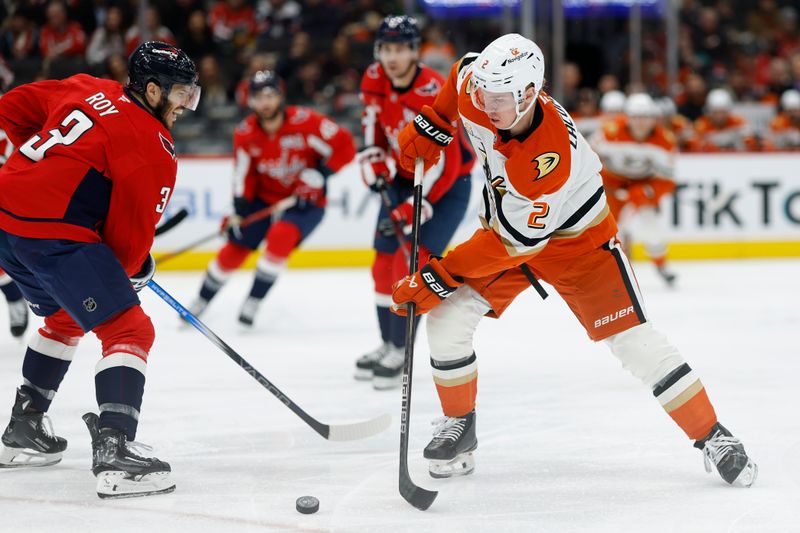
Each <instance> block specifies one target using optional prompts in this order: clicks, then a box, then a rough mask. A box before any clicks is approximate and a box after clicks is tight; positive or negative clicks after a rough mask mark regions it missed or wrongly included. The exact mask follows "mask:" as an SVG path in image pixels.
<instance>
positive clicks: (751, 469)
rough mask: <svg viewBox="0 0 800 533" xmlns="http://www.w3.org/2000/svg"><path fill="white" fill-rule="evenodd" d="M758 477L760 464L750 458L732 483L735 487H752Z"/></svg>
mask: <svg viewBox="0 0 800 533" xmlns="http://www.w3.org/2000/svg"><path fill="white" fill-rule="evenodd" d="M757 477H758V465H757V464H755V463H754V462H753V461H750V460H749V459H748V461H747V466H745V467H744V468H743V469H742V471H741V472H739V475H738V476H736V479H734V480H733V483H731V485H733V486H735V487H744V488H746V489H747V488H750V487H751V486H752V485H753V483H755V481H756V478H757Z"/></svg>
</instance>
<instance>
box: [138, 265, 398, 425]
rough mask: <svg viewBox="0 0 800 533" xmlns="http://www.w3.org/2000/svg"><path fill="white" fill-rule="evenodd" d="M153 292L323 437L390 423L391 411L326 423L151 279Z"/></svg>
mask: <svg viewBox="0 0 800 533" xmlns="http://www.w3.org/2000/svg"><path fill="white" fill-rule="evenodd" d="M147 286H148V287H150V288H151V289H152V290H153V292H155V293H156V294H157V295H158V296H159V297H160V298H161V299H162V300H164V301H165V302H167V303H168V304H169V305H170V306H171V307H172V308H173V309H174V310H175V311H177V312H178V314H179V315H180V316H181V318H183V319H184V320H186V321H187V322H189V323H190V324H191V325H192V326H194V327H195V328H196V329H197V330H198V331H200V333H202V334H203V336H205V337H206V338H207V339H208V340H210V341H211V342H212V343H213V344H214V345H215V346H216V347H217V348H219V349H220V350H221V351H222V352H224V353H225V355H227V356H228V357H230V358H231V359H232V360H233V361H234V362H235V363H236V364H237V365H239V367H241V368H242V370H244V371H245V372H247V373H248V374H250V376H251V377H252V378H253V379H255V380H256V381H257V382H258V383H259V384H261V386H262V387H264V388H265V389H267V390H268V391H269V392H271V393H272V394H273V395H274V396H275V397H276V398H278V400H280V402H281V403H283V404H284V405H285V406H286V407H288V408H289V409H290V410H291V411H292V412H293V413H294V414H296V415H297V416H299V417H300V418H301V419H302V420H303V422H305V423H306V424H308V425H309V426H311V429H313V430H314V431H316V432H317V433H319V434H320V435H321V436H322V437H323V438H325V439H328V440H357V439H363V438H366V437H371V436H372V435H376V434H378V433H380V432H381V431H383V430H385V429H386V428H388V427H389V424H390V423H391V416H389V415H388V414H385V415H381V416H379V417H377V418H373V419H370V420H366V421H364V422H358V423H355V424H343V425H328V424H323V423H322V422H320V421H319V420H317V419H315V418H314V417H312V416H311V415H309V414H308V413H306V412H305V411H304V410H303V409H302V408H301V407H300V406H299V405H297V404H296V403H294V402H293V401H292V399H291V398H289V397H288V396H286V394H284V393H283V391H281V390H280V389H279V388H278V387H277V386H275V384H274V383H272V382H271V381H270V380H268V379H267V378H266V377H265V376H264V375H263V374H262V373H261V372H259V371H258V370H256V369H255V368H253V365H251V364H250V363H248V362H247V360H246V359H245V358H244V357H242V356H241V355H239V353H238V352H237V351H236V350H234V349H233V348H231V347H230V345H228V343H226V342H225V341H224V340H222V339H221V338H220V337H219V336H218V335H217V334H216V333H214V332H213V331H211V329H210V328H209V327H208V326H206V325H205V324H203V323H202V322H201V321H200V320H199V319H198V318H197V317H196V316H194V315H193V314H192V313H191V312H190V311H189V310H188V309H186V308H185V307H184V306H183V305H181V303H180V302H178V301H177V300H176V299H175V298H173V297H172V296H171V295H170V294H169V293H168V292H167V291H166V290H164V288H163V287H161V285H159V284H158V283H156V282H155V280H152V279H151V280H150V281H149V282H148V283H147Z"/></svg>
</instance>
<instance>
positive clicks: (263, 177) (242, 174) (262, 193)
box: [233, 106, 356, 205]
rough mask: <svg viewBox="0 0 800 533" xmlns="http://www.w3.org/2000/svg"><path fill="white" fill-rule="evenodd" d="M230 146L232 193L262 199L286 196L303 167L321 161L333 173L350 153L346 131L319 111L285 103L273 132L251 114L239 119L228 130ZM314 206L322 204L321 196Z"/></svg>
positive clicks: (351, 145) (272, 200)
mask: <svg viewBox="0 0 800 533" xmlns="http://www.w3.org/2000/svg"><path fill="white" fill-rule="evenodd" d="M233 151H234V157H235V163H234V184H233V195H234V196H241V197H244V198H247V199H248V200H250V201H253V200H255V199H256V198H259V199H261V200H262V201H264V202H266V203H267V204H274V203H275V202H278V201H279V200H282V199H284V198H286V197H287V196H291V195H292V194H293V193H294V190H295V188H297V187H298V186H299V185H300V184H301V181H300V172H302V171H303V170H304V169H306V168H318V167H320V166H321V165H324V166H325V167H326V168H327V170H330V172H338V171H339V170H341V168H342V167H344V166H345V165H346V164H347V163H349V162H350V161H352V160H353V158H354V157H355V155H356V147H355V142H354V141H353V136H352V135H351V134H350V132H349V131H347V130H346V129H345V128H341V127H339V125H337V124H336V123H335V122H334V121H333V120H332V119H330V118H329V117H327V116H325V115H323V114H321V113H317V112H316V111H314V110H312V109H309V108H307V107H297V106H287V107H286V109H285V111H284V118H283V124H282V125H281V127H280V128H279V129H278V131H276V132H275V133H268V132H266V131H265V130H264V129H263V128H262V127H261V124H260V123H259V121H258V117H257V116H256V115H250V116H249V117H247V118H246V119H244V120H243V121H242V122H241V123H240V124H239V126H237V128H236V131H235V132H234V134H233ZM323 174H324V173H323ZM320 205H325V199H324V198H323V199H321V200H320Z"/></svg>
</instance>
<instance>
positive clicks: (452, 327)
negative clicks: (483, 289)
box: [427, 285, 491, 362]
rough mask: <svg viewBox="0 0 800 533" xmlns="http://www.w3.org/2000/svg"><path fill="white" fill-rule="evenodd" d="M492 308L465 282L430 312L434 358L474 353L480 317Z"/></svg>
mask: <svg viewBox="0 0 800 533" xmlns="http://www.w3.org/2000/svg"><path fill="white" fill-rule="evenodd" d="M490 309H491V307H490V306H489V304H488V303H486V301H485V300H484V299H483V298H482V297H481V296H480V295H479V294H478V293H477V292H475V291H474V290H473V289H472V287H470V286H468V285H462V286H461V287H459V288H458V289H456V291H455V292H454V293H453V294H452V295H451V296H450V297H448V298H447V299H446V300H445V301H443V302H442V303H441V304H439V305H438V306H436V307H434V308H433V310H432V311H431V312H430V313H428V325H427V329H428V346H429V347H430V350H431V359H433V360H434V361H436V362H448V361H452V360H455V359H462V358H464V357H468V356H470V355H471V354H472V353H473V346H472V337H473V335H474V333H475V328H477V327H478V323H479V322H480V320H481V318H483V316H484V315H485V314H486V313H487V312H488V311H489V310H490Z"/></svg>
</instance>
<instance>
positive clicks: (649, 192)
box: [591, 93, 676, 285]
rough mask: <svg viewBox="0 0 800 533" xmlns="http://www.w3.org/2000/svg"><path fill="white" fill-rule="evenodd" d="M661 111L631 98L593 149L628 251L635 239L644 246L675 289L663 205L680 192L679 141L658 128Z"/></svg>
mask: <svg viewBox="0 0 800 533" xmlns="http://www.w3.org/2000/svg"><path fill="white" fill-rule="evenodd" d="M660 116H661V110H660V109H659V108H658V107H657V105H656V103H655V102H654V101H653V99H652V98H651V97H650V96H649V95H648V94H645V93H637V94H632V95H630V96H628V99H627V101H626V102H625V114H624V116H621V117H619V118H617V119H615V120H611V121H608V122H606V123H605V124H603V128H602V129H600V130H599V131H597V132H596V133H595V135H594V136H592V138H591V145H592V148H594V150H595V152H597V155H599V156H600V160H601V161H602V163H603V170H602V171H601V175H602V176H603V186H604V187H605V190H606V198H607V200H608V207H609V208H610V209H611V213H612V214H613V215H614V218H616V219H617V221H618V222H619V225H620V229H621V230H622V231H621V235H622V237H621V241H622V243H623V245H624V246H625V249H626V252H627V251H628V250H629V249H630V248H629V247H630V244H631V243H632V242H633V241H634V240H641V241H642V242H643V243H644V247H645V251H646V252H647V255H648V257H649V258H650V260H651V261H653V263H654V264H655V265H656V268H657V269H658V273H659V274H660V275H661V277H662V278H663V279H664V281H666V282H667V284H668V285H672V284H673V283H674V282H675V274H674V273H672V272H671V271H670V270H669V269H668V268H667V240H666V235H665V234H664V229H663V228H662V225H661V220H660V219H659V217H658V211H657V209H658V204H659V202H660V201H661V199H662V198H663V197H664V196H666V195H668V194H672V193H673V192H674V191H675V182H674V181H673V177H674V168H675V154H676V146H675V137H674V136H673V135H672V133H671V132H669V131H668V130H666V129H665V128H664V127H663V126H662V125H661V124H659V117H660Z"/></svg>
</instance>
